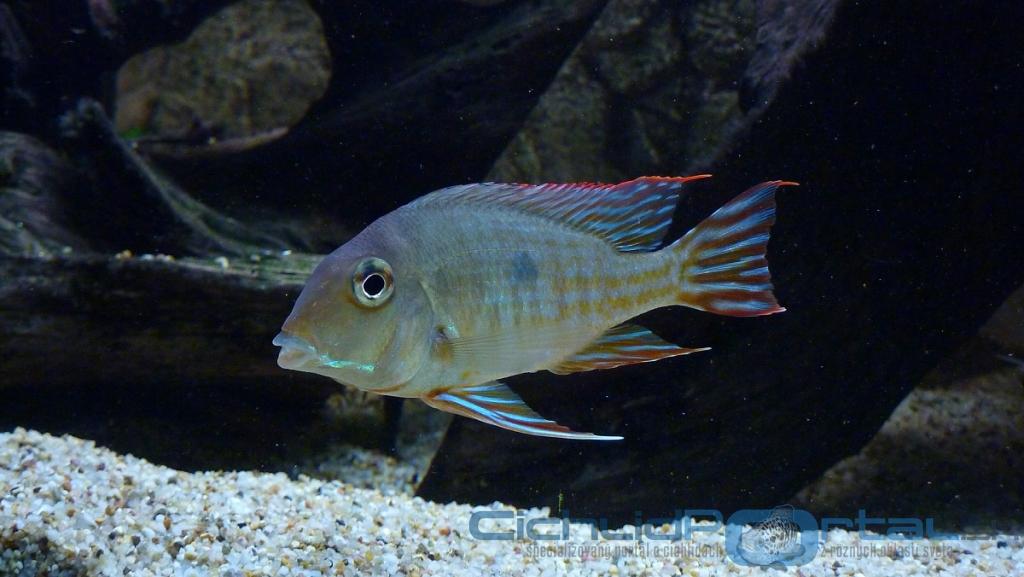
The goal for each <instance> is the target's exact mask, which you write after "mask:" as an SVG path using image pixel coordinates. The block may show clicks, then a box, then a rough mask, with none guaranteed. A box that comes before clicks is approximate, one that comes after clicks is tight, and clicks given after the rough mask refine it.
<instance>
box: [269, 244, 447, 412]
mask: <svg viewBox="0 0 1024 577" xmlns="http://www.w3.org/2000/svg"><path fill="white" fill-rule="evenodd" d="M365 232H366V231H364V233H365ZM373 236H374V235H370V239H368V238H367V235H365V234H362V235H360V236H358V237H356V238H355V239H353V240H352V241H350V242H349V243H347V244H345V245H343V246H341V247H340V248H339V249H337V250H335V251H334V252H333V253H331V254H330V255H328V256H327V257H325V258H324V259H323V261H321V262H320V264H319V265H317V267H316V269H315V270H314V271H313V274H312V275H311V276H310V277H309V280H308V281H307V282H306V285H305V287H303V289H302V292H301V293H300V294H299V297H298V299H297V300H296V302H295V306H294V308H293V309H292V311H291V314H290V315H288V318H287V319H286V320H285V322H284V325H283V326H282V327H281V332H280V334H278V335H277V337H275V338H274V344H275V345H277V346H279V347H281V351H280V353H279V355H278V360H277V362H278V364H279V365H280V366H281V367H282V368H285V369H292V370H297V371H305V372H310V373H316V374H319V375H324V376H327V377H330V378H332V379H334V380H336V381H338V382H340V383H343V384H346V385H350V386H353V387H356V388H359V389H362V390H366V391H370V392H385V391H386V392H395V391H396V390H397V389H399V388H400V386H401V385H402V384H404V383H406V382H408V381H409V380H410V379H412V377H413V376H414V375H415V374H416V372H417V371H418V370H419V369H420V367H421V366H422V365H423V363H424V362H426V359H427V357H428V356H429V351H430V339H429V336H428V335H429V326H430V318H432V317H431V309H430V302H429V299H428V298H427V295H426V293H425V291H424V289H423V287H422V285H421V284H420V282H419V280H418V279H417V277H416V275H415V274H414V270H415V267H414V266H413V265H412V264H411V263H409V262H408V261H407V260H403V259H402V258H401V253H400V252H399V251H397V250H395V247H394V246H389V243H381V242H371V241H370V240H372V237H373Z"/></svg>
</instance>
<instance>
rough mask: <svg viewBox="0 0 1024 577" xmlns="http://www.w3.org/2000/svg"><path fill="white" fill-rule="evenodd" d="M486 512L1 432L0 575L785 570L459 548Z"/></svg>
mask: <svg viewBox="0 0 1024 577" xmlns="http://www.w3.org/2000/svg"><path fill="white" fill-rule="evenodd" d="M389 492H393V491H389ZM495 507H500V508H502V509H508V510H510V508H509V507H505V506H502V505H498V504H495V505H490V506H486V507H472V506H469V505H461V504H455V503H450V504H439V503H431V502H427V501H424V500H422V499H419V498H416V497H412V496H410V495H408V494H403V493H397V494H390V495H389V494H384V493H381V492H380V491H378V490H373V489H362V488H356V487H354V486H352V485H350V484H347V483H345V482H343V481H340V480H331V481H324V480H320V479H314V478H310V477H306V476H300V477H299V478H298V479H297V480H294V481H293V480H289V478H288V477H287V476H286V475H284V474H264V473H253V472H206V473H184V472H180V471H175V470H172V469H168V468H165V467H160V466H156V465H153V464H150V463H148V462H146V461H144V460H141V459H137V458H134V457H131V456H122V455H118V454H115V453H113V452H111V451H108V450H106V449H103V448H100V447H96V446H95V445H94V444H93V443H91V442H89V441H83V440H80V439H76V438H73V437H53V436H50V435H46V434H42V433H37V432H33V431H26V430H23V429H18V430H16V431H14V432H13V433H5V434H0V550H2V552H0V575H18V576H22V575H24V576H30V575H43V574H45V575H89V576H92V575H105V576H106V575H109V576H117V577H122V576H125V575H139V576H143V575H182V576H197V577H198V576H205V575H222V576H256V575H268V576H272V575H274V576H276V575H409V576H416V575H420V576H426V575H460V576H461V575H466V576H485V575H544V576H547V575H551V576H554V575H594V576H599V575H600V576H603V575H651V576H659V577H660V576H670V575H690V576H694V577H697V576H711V575H759V576H760V575H769V574H781V571H778V570H775V569H761V568H750V567H742V566H739V565H735V564H733V563H732V562H731V561H729V560H727V559H725V558H724V552H723V551H724V549H723V547H724V534H723V531H722V530H719V531H717V532H695V533H694V535H693V537H692V538H691V539H690V540H688V541H675V542H664V541H659V542H657V543H654V542H653V541H646V542H645V543H644V544H643V545H642V546H641V547H636V546H635V543H633V542H629V541H604V540H599V541H591V540H590V533H591V530H590V527H589V526H587V525H573V526H572V528H571V536H570V539H569V540H568V541H552V542H547V541H545V542H540V541H528V540H517V541H495V540H478V539H474V538H472V537H470V536H469V535H468V524H469V516H470V514H471V512H473V511H474V510H484V509H493V508H495ZM547 513H548V512H547V511H546V510H532V511H527V512H525V514H524V516H525V518H527V519H530V518H535V517H541V516H545V515H547ZM501 528H502V529H504V528H508V527H507V526H505V527H501ZM626 529H627V530H628V529H629V528H626ZM553 530H554V529H552V531H553ZM658 530H659V531H661V530H662V529H661V528H659V529H658ZM655 544H656V545H657V546H658V547H659V548H660V549H658V550H655V549H653V548H652V547H651V546H652V545H655ZM911 545H912V546H911ZM559 547H560V548H561V549H559ZM785 573H786V574H790V575H801V576H809V575H821V576H825V575H827V576H832V577H837V576H846V575H850V576H859V575H864V576H871V575H880V576H881V575H885V576H902V575H929V576H947V575H948V576H968V575H978V576H981V575H1024V539H1022V538H1021V537H1019V536H992V537H986V538H971V539H965V540H957V541H931V540H923V541H915V542H914V543H912V544H911V543H908V542H905V541H904V542H899V541H865V540H862V538H861V537H860V536H858V535H857V534H856V533H854V532H849V533H848V532H845V531H839V530H833V531H831V532H830V533H829V535H828V540H827V543H826V545H825V550H824V551H823V552H821V553H819V555H818V556H817V557H816V558H815V559H814V560H813V561H812V562H810V563H809V564H807V565H804V566H801V567H799V568H795V567H794V568H788V569H785Z"/></svg>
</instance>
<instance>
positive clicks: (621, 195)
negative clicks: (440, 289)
mask: <svg viewBox="0 0 1024 577" xmlns="http://www.w3.org/2000/svg"><path fill="white" fill-rule="evenodd" d="M709 176H711V175H709V174H698V175H695V176H683V177H660V176H642V177H640V178H636V179H634V180H629V181H626V182H622V183H619V184H592V183H575V184H539V185H533V184H504V183H493V182H485V183H479V184H466V185H460V186H452V187H449V188H444V189H441V190H438V191H436V192H433V193H431V194H428V195H427V196H424V197H423V198H421V199H419V200H417V201H416V202H413V203H411V204H409V205H407V206H409V207H410V208H415V207H427V206H439V207H443V206H451V205H452V204H480V205H487V206H495V205H499V206H505V207H508V208H512V209H515V210H520V211H523V212H528V213H531V214H535V215H538V216H542V217H545V218H548V219H550V220H552V221H554V222H559V223H562V224H565V225H568V226H570V227H572V228H574V229H577V230H580V231H583V232H586V233H589V234H593V235H595V236H597V237H600V238H602V239H604V240H606V241H608V242H609V243H610V244H611V245H612V246H614V247H615V248H616V249H617V250H619V251H620V252H650V251H653V250H657V249H658V247H659V246H660V245H661V241H662V239H663V238H664V237H665V233H666V232H667V231H668V227H669V224H671V222H672V214H673V212H674V211H675V206H676V202H677V201H678V200H679V191H680V189H681V188H682V186H683V184H684V183H687V182H690V181H692V180H700V179H703V178H708V177H709Z"/></svg>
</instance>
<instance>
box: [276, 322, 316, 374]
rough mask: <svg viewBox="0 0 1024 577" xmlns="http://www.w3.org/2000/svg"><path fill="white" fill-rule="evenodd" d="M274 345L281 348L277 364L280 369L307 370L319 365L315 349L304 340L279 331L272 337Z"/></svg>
mask: <svg viewBox="0 0 1024 577" xmlns="http://www.w3.org/2000/svg"><path fill="white" fill-rule="evenodd" d="M274 344H275V345H277V346H279V347H281V352H280V354H278V356H277V364H278V366H279V367H281V368H282V369H291V370H294V371H301V370H309V369H311V368H313V367H315V366H317V365H318V364H319V358H320V355H319V354H318V353H317V350H316V347H314V346H313V345H311V344H310V343H309V342H307V341H306V340H305V339H302V338H300V337H297V336H295V335H291V334H288V333H286V332H284V331H281V332H280V333H278V335H277V336H276V337H274Z"/></svg>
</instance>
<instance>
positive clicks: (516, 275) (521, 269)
mask: <svg viewBox="0 0 1024 577" xmlns="http://www.w3.org/2000/svg"><path fill="white" fill-rule="evenodd" d="M512 278H513V279H515V280H516V282H533V281H535V280H537V263H536V262H535V261H534V260H533V257H532V256H530V253H528V252H525V251H524V252H520V253H519V254H517V255H516V256H515V259H513V260H512Z"/></svg>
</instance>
